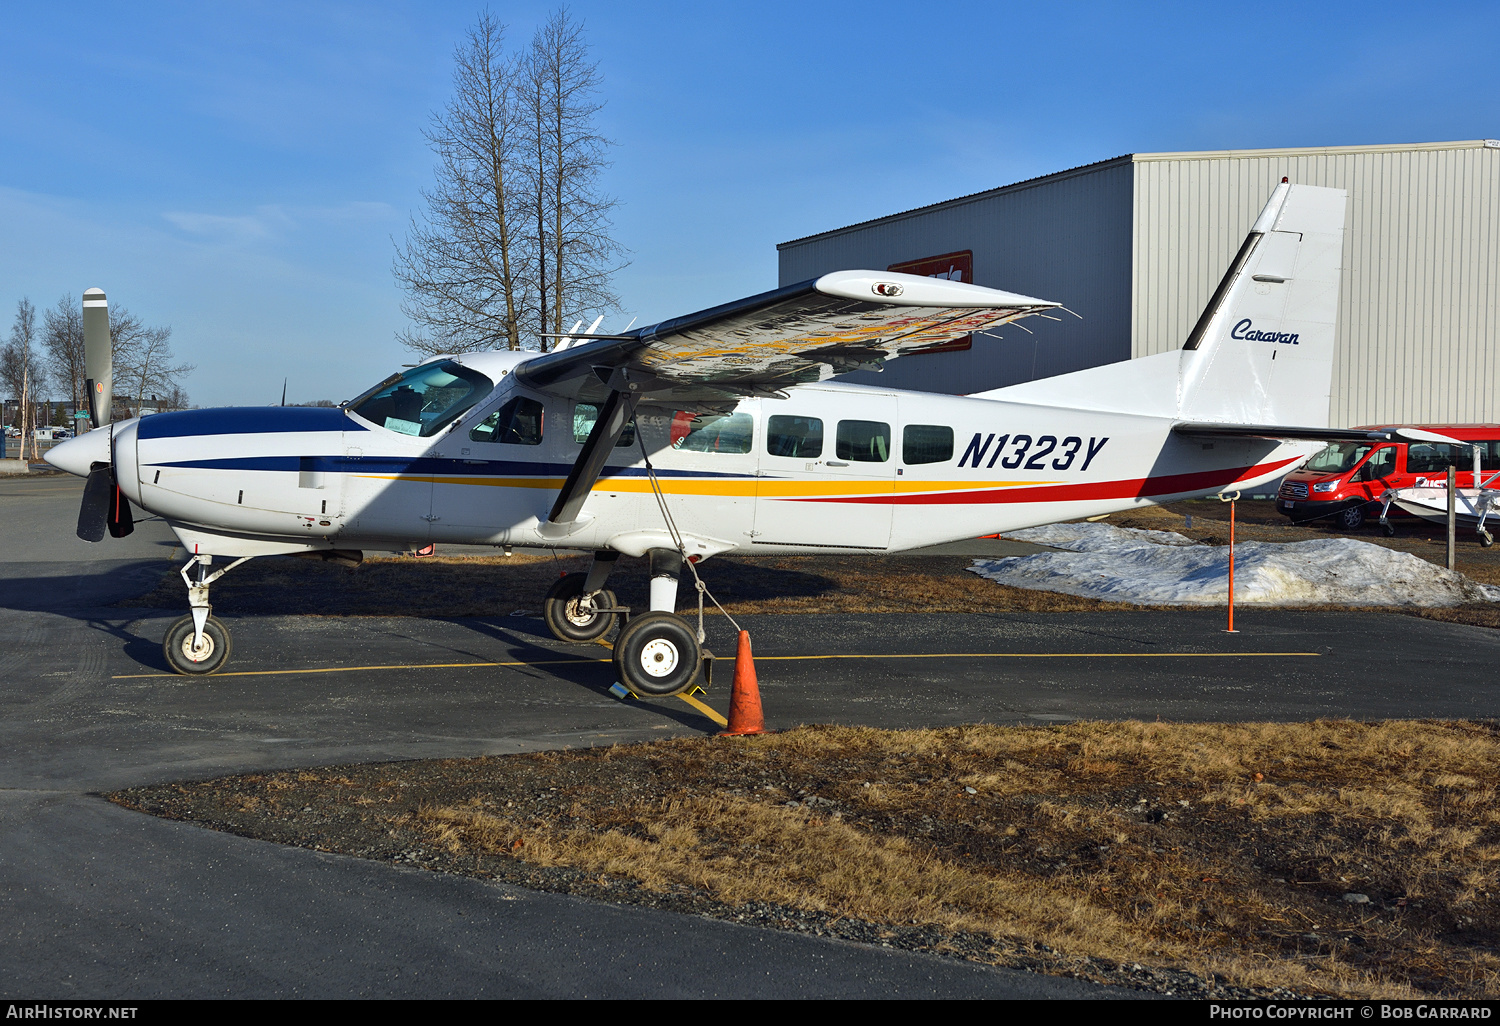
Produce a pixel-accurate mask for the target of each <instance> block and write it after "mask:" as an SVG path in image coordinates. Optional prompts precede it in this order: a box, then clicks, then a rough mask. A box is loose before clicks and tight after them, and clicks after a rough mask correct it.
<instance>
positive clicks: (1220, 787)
mask: <svg viewBox="0 0 1500 1026" xmlns="http://www.w3.org/2000/svg"><path fill="white" fill-rule="evenodd" d="M316 778H317V775H316V774H313V775H311V779H310V778H309V777H306V776H304V777H298V776H297V775H296V774H294V773H287V774H269V775H264V776H258V777H254V778H240V779H238V780H235V779H230V780H223V781H212V782H208V783H204V784H194V785H168V786H166V787H161V788H153V789H138V790H135V791H131V792H124V793H122V794H121V795H117V796H114V797H115V800H118V801H122V802H123V803H125V804H128V805H131V806H133V807H137V808H143V809H147V810H148V811H153V812H157V813H160V814H166V815H191V816H192V818H194V819H195V820H196V821H198V822H208V823H211V824H213V825H217V826H220V827H221V828H226V829H231V830H235V831H237V832H242V833H250V834H253V835H256V836H271V837H276V838H277V839H280V840H293V841H294V843H302V844H309V845H310V846H317V847H331V848H333V849H334V850H345V851H350V852H351V853H355V854H362V855H367V856H370V855H373V856H375V857H386V858H389V857H391V855H390V854H389V853H390V852H391V851H396V852H405V851H407V850H408V849H409V848H413V847H416V848H420V849H422V850H424V851H436V852H438V853H440V854H441V862H439V863H435V865H439V866H441V868H446V869H451V870H454V871H459V872H469V873H478V874H480V875H499V876H506V875H507V874H509V873H513V872H514V871H513V870H511V869H507V867H522V866H525V867H532V868H533V869H539V870H551V871H562V870H566V871H568V872H571V873H573V874H576V878H577V879H579V880H584V881H600V880H623V881H630V882H632V883H633V885H634V886H637V887H641V888H645V889H647V890H650V891H653V892H658V893H662V894H667V895H679V896H682V895H687V896H694V895H696V896H699V897H706V898H707V899H709V900H711V901H712V902H714V903H716V905H717V907H722V908H724V909H726V910H728V913H729V914H732V913H733V912H734V910H735V909H738V908H743V907H746V906H747V904H751V903H768V902H769V903H772V904H774V905H776V906H780V907H784V908H786V909H791V910H797V911H798V912H799V913H805V914H809V915H816V916H821V917H823V919H824V920H825V921H826V920H828V919H838V918H850V919H856V920H861V921H865V922H870V923H876V924H882V925H884V926H885V927H887V928H888V929H890V930H893V931H895V930H899V929H910V928H915V927H922V928H930V929H931V930H936V931H938V933H940V934H942V935H945V936H949V937H950V938H956V937H959V936H965V937H973V936H978V937H988V938H991V944H992V947H991V948H989V949H988V950H989V951H990V954H989V955H988V956H984V957H987V958H989V959H991V960H994V961H1001V962H1003V961H1006V960H1007V958H1008V956H1007V955H1006V954H1005V953H1006V952H1007V951H1011V952H1013V951H1015V950H1018V949H1025V950H1030V951H1049V952H1050V954H1049V956H1048V957H1049V958H1051V959H1052V960H1053V964H1054V968H1055V970H1057V971H1070V972H1076V971H1079V966H1081V965H1086V964H1087V963H1085V962H1083V961H1082V960H1084V959H1095V960H1103V961H1104V962H1105V963H1132V962H1140V963H1144V964H1147V965H1154V966H1178V967H1184V968H1189V969H1191V970H1192V971H1194V972H1196V973H1199V974H1201V975H1202V976H1204V977H1205V978H1213V977H1215V976H1217V977H1219V978H1221V979H1223V980H1225V981H1227V982H1229V983H1230V984H1233V985H1237V986H1246V987H1260V988H1269V987H1284V988H1289V989H1292V990H1295V991H1298V992H1301V993H1325V994H1338V995H1345V996H1351V997H1352V996H1364V997H1377V996H1379V997H1415V996H1423V995H1434V994H1443V995H1450V996H1460V995H1462V996H1466V997H1488V998H1493V997H1495V996H1496V994H1497V992H1500V957H1497V955H1496V953H1495V951H1494V944H1495V940H1496V928H1497V925H1500V919H1497V911H1500V811H1497V810H1496V808H1495V804H1494V802H1495V789H1496V786H1497V783H1500V737H1497V734H1496V731H1495V730H1494V729H1493V728H1492V727H1491V726H1489V725H1478V724H1470V723H1436V722H1391V723H1375V724H1364V723H1353V722H1344V721H1320V722H1315V723H1301V724H1235V725H1225V724H1186V725H1184V724H1164V723H1140V722H1126V723H1077V724H1071V725H1068V726H1060V727H1046V728H1002V727H991V726H971V727H962V728H951V729H944V730H917V731H879V730H873V729H866V728H842V727H840V728H834V727H814V728H801V729H798V730H795V731H789V732H786V733H783V734H778V735H772V736H766V737H759V738H744V739H736V740H724V739H708V740H701V739H700V740H678V741H667V742H660V743H656V744H651V745H635V746H621V747H615V748H605V749H594V750H587V751H581V752H563V753H558V752H552V753H540V754H535V755H525V756H511V757H505V758H491V759H480V760H449V761H444V762H436V763H404V764H398V765H392V766H378V767H343V768H341V769H339V770H338V771H336V772H330V773H328V774H325V775H324V776H323V778H322V781H321V782H314V781H316ZM970 789H972V791H971V790H970ZM314 803H316V804H317V806H318V807H319V809H320V813H319V815H320V816H323V817H325V818H324V819H322V820H320V821H319V822H321V823H322V824H323V825H322V826H319V827H318V828H317V829H316V830H315V831H314V832H313V833H309V832H308V827H307V824H306V817H305V816H303V817H302V818H301V819H300V820H299V818H298V813H299V812H301V811H302V810H303V809H304V808H306V807H307V806H311V805H314ZM314 838H315V839H316V840H315V841H314ZM1348 893H1356V894H1364V895H1367V896H1368V898H1369V899H1370V900H1369V902H1368V903H1363V904H1353V903H1350V902H1348V901H1345V900H1344V895H1345V894H1348ZM937 946H938V947H939V948H942V946H943V945H942V944H941V943H940V944H938V945H937ZM970 950H972V946H971V947H970Z"/></svg>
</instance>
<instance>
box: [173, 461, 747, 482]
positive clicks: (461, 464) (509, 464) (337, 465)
mask: <svg viewBox="0 0 1500 1026" xmlns="http://www.w3.org/2000/svg"><path fill="white" fill-rule="evenodd" d="M148 466H153V467H172V468H178V469H183V470H259V471H272V472H281V473H288V472H297V471H300V472H303V473H322V474H381V475H385V474H394V475H396V476H403V477H404V476H410V477H432V476H444V477H455V476H456V477H566V476H567V473H568V471H569V470H571V469H572V464H570V463H540V462H523V461H519V460H484V461H483V462H475V461H473V460H471V459H443V458H435V457H431V456H416V457H408V456H358V457H353V456H243V457H237V458H230V459H217V460H175V461H172V462H164V463H151V464H148ZM656 474H657V476H658V477H676V478H683V477H697V478H731V477H745V476H747V475H745V474H721V473H715V472H713V471H702V470H666V469H663V468H660V467H658V468H657V470H656ZM599 476H600V477H601V478H609V477H645V476H646V469H645V468H644V467H605V468H604V470H603V472H602V473H601V474H600V475H599ZM749 476H754V475H749Z"/></svg>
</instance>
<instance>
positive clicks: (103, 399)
mask: <svg viewBox="0 0 1500 1026" xmlns="http://www.w3.org/2000/svg"><path fill="white" fill-rule="evenodd" d="M83 367H84V376H85V382H84V383H85V386H86V387H87V389H88V396H89V421H90V423H91V424H93V426H94V428H95V429H96V430H105V431H108V432H109V438H108V440H109V450H108V456H109V459H108V460H107V461H103V462H101V461H94V462H92V463H90V464H89V476H88V480H87V481H86V482H85V483H84V486H83V502H82V503H81V504H80V505H79V507H78V537H80V538H82V539H83V540H84V541H90V542H96V541H100V540H102V539H103V538H104V532H105V531H106V530H108V531H109V534H110V536H111V537H113V538H123V537H125V536H126V535H127V534H129V533H130V532H131V531H133V530H135V517H134V515H133V514H132V513H131V510H130V500H128V499H126V498H125V493H124V492H122V491H120V485H119V483H118V482H117V481H116V480H115V467H114V428H113V426H112V425H111V423H110V421H111V419H112V415H113V410H114V400H115V385H114V354H113V352H112V350H111V343H110V338H109V301H108V300H107V299H106V298H105V295H104V290H103V289H89V290H88V291H86V292H84V294H83ZM64 444H67V443H64ZM100 455H104V454H103V453H101V454H100Z"/></svg>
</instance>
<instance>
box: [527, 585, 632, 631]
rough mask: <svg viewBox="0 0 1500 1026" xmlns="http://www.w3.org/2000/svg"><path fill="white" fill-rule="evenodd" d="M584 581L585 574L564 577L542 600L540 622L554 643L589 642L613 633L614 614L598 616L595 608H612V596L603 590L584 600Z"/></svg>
mask: <svg viewBox="0 0 1500 1026" xmlns="http://www.w3.org/2000/svg"><path fill="white" fill-rule="evenodd" d="M586 580H588V574H568V575H567V576H566V577H563V578H561V579H560V580H559V581H558V582H557V583H556V584H554V585H553V586H552V588H551V589H550V590H549V591H548V592H547V597H546V598H545V599H543V600H542V618H543V619H544V620H546V621H547V629H548V630H549V631H551V632H552V636H553V637H554V638H556V639H557V640H558V641H593V640H594V639H595V638H602V637H603V636H604V635H606V634H608V633H609V632H610V631H611V630H613V629H614V626H615V618H616V616H617V614H615V613H600V612H598V611H597V610H596V607H599V606H603V607H604V608H606V609H610V608H613V607H614V605H615V593H614V592H612V591H610V590H609V589H607V588H606V589H604V590H603V591H601V592H599V594H597V595H595V596H594V597H593V598H592V599H585V598H584V597H583V585H584V582H585V581H586Z"/></svg>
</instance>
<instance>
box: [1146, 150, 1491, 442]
mask: <svg viewBox="0 0 1500 1026" xmlns="http://www.w3.org/2000/svg"><path fill="white" fill-rule="evenodd" d="M1134 159H1135V202H1134V207H1135V233H1134V237H1135V243H1134V252H1133V259H1132V277H1133V281H1134V288H1133V292H1134V295H1133V304H1132V305H1133V310H1134V317H1133V322H1132V329H1131V348H1132V353H1133V355H1135V356H1145V355H1147V354H1150V353H1158V352H1164V351H1166V350H1168V349H1175V348H1177V347H1179V346H1180V345H1181V344H1182V341H1183V339H1185V338H1186V337H1187V334H1188V332H1189V331H1190V330H1191V329H1192V326H1193V323H1194V322H1195V321H1196V319H1197V317H1198V315H1199V313H1200V312H1201V311H1202V309H1203V307H1204V305H1205V304H1206V303H1207V302H1208V298H1209V296H1210V295H1211V294H1212V292H1213V289H1214V286H1216V285H1217V284H1218V282H1219V279H1220V278H1221V277H1222V276H1223V273H1224V269H1225V267H1226V266H1227V265H1228V263H1229V261H1230V259H1231V258H1232V257H1233V256H1234V252H1235V250H1236V248H1237V247H1238V246H1239V244H1240V242H1241V241H1242V240H1243V239H1244V236H1245V233H1246V232H1247V231H1249V229H1250V225H1251V224H1252V223H1253V222H1254V220H1255V215H1256V214H1257V213H1259V212H1260V209H1261V207H1262V206H1263V205H1264V204H1265V201H1266V198H1267V197H1268V196H1269V195H1270V193H1271V189H1272V188H1273V187H1274V186H1275V184H1276V183H1277V182H1278V181H1280V180H1281V177H1282V176H1283V175H1286V176H1287V177H1289V178H1291V180H1292V181H1294V182H1302V183H1305V184H1308V185H1325V186H1334V187H1337V188H1342V189H1347V190H1348V191H1349V194H1350V207H1349V220H1348V225H1349V229H1350V230H1349V234H1348V236H1347V238H1346V240H1345V248H1344V284H1343V290H1342V294H1341V297H1340V310H1339V349H1338V356H1337V358H1336V361H1335V365H1334V384H1333V400H1332V409H1331V410H1330V417H1331V423H1333V424H1335V425H1354V424H1372V423H1393V422H1395V423H1399V422H1406V423H1443V422H1449V423H1453V422H1460V423H1462V422H1480V421H1495V420H1497V419H1500V408H1497V402H1496V400H1497V386H1500V294H1497V293H1500V223H1497V222H1500V148H1497V147H1496V146H1495V145H1494V144H1488V145H1487V144H1485V143H1484V142H1482V141H1481V142H1470V143H1441V144H1426V145H1414V146H1378V147H1360V148H1351V149H1326V150H1307V149H1301V150H1251V151H1227V152H1222V153H1180V154H1167V153H1159V154H1136V155H1135V158H1134Z"/></svg>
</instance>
